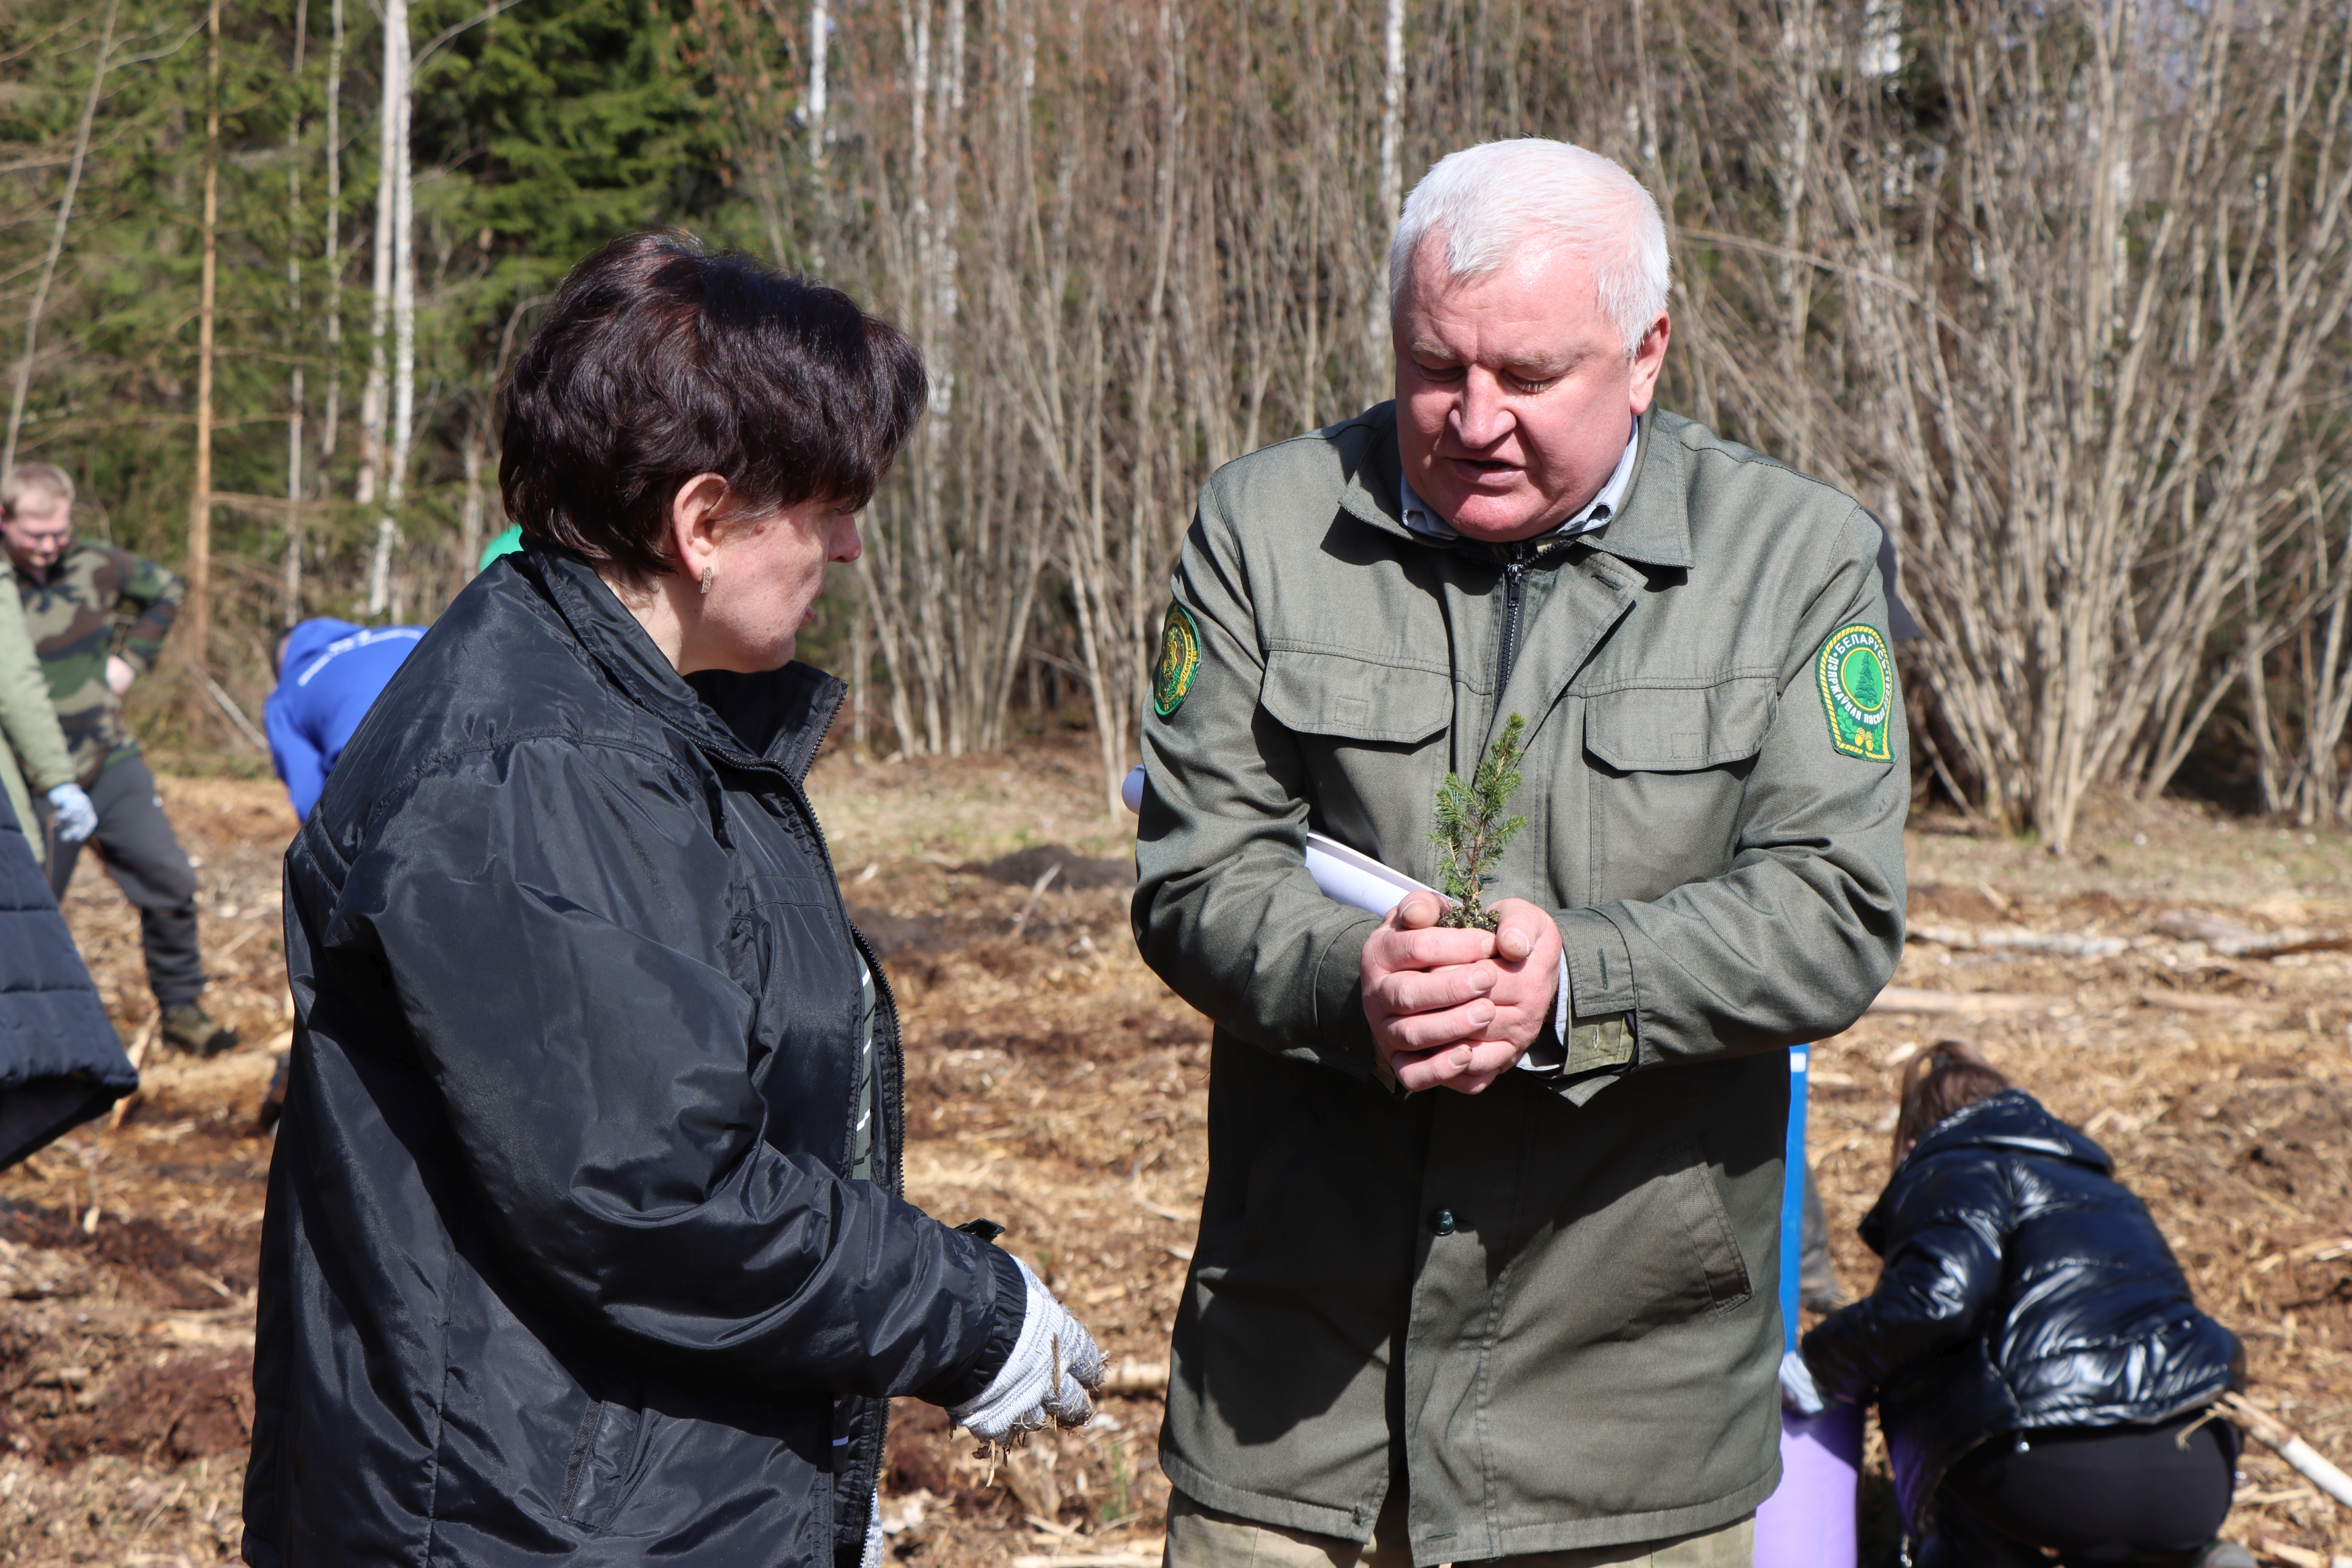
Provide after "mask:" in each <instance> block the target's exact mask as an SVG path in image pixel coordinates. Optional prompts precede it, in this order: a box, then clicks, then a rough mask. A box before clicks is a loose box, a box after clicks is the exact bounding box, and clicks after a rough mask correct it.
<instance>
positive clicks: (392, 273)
mask: <svg viewBox="0 0 2352 1568" xmlns="http://www.w3.org/2000/svg"><path fill="white" fill-rule="evenodd" d="M383 28H384V44H383V67H384V93H383V99H384V102H383V112H384V127H383V152H384V157H383V164H382V171H383V173H382V175H381V178H382V181H383V188H382V189H380V190H379V191H378V192H377V193H376V212H377V215H378V223H377V226H376V238H377V242H378V245H379V247H380V248H379V251H378V254H377V260H376V272H377V276H378V277H379V278H380V279H383V285H384V293H383V295H381V296H379V299H378V303H377V307H376V316H375V320H374V322H373V326H372V329H371V330H372V331H373V334H374V342H373V344H372V345H371V346H370V349H369V368H368V382H369V386H370V388H371V390H372V391H373V392H374V396H375V403H376V432H377V434H376V438H375V440H374V441H373V443H372V444H371V445H370V446H369V447H367V449H366V450H363V451H362V457H361V464H362V467H361V475H362V479H369V478H371V477H372V475H371V466H370V464H369V454H370V452H377V453H382V454H383V456H382V457H381V458H380V461H381V463H382V465H383V496H384V502H385V504H384V506H383V510H380V511H379V512H378V513H377V514H376V524H375V549H374V551H373V554H372V555H371V556H370V559H369V562H368V597H367V608H368V614H369V615H371V616H380V615H383V613H384V611H385V610H386V609H387V608H388V607H389V606H390V605H391V603H392V597H393V593H394V587H393V582H392V556H393V549H394V545H395V544H397V543H398V542H399V538H400V521H399V510H400V504H401V502H402V500H404V499H405V494H406V489H407V480H408V473H407V469H408V447H409V439H410V437H411V434H412V432H413V422H414V420H415V407H416V402H415V399H416V279H415V267H414V264H413V256H414V248H413V238H414V237H413V234H412V232H411V227H412V226H411V213H410V195H411V192H410V180H409V167H408V86H409V84H408V68H409V37H408V5H407V0H384V7H383ZM387 315H388V316H389V317H390V318H391V320H390V325H391V327H392V331H393V364H392V384H391V387H390V392H391V401H392V409H391V423H392V441H391V447H390V450H389V451H388V452H386V451H384V450H383V447H384V443H383V417H384V411H383V402H384V393H383V389H382V388H381V386H380V373H379V370H378V366H379V365H380V364H381V363H382V360H383V327H384V325H385V317H386V316H387ZM364 417H365V416H364V414H363V415H362V419H364ZM371 488H373V487H371Z"/></svg>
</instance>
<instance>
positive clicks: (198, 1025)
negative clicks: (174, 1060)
mask: <svg viewBox="0 0 2352 1568" xmlns="http://www.w3.org/2000/svg"><path fill="white" fill-rule="evenodd" d="M163 1043H164V1044H165V1045H167V1046H170V1047H172V1048H173V1050H179V1051H185V1052H187V1053H188V1054H189V1055H190V1056H194V1057H216V1056H218V1055H220V1054H221V1053H222V1052H223V1051H226V1050H234V1049H236V1030H235V1029H231V1028H227V1027H225V1026H222V1025H219V1024H215V1023H214V1022H213V1020H212V1016H211V1015H210V1014H208V1013H206V1012H205V1005H204V1004H203V1003H202V1002H183V1003H181V1004H180V1005H178V1006H176V1007H170V1008H166V1009H165V1010H164V1013H163Z"/></svg>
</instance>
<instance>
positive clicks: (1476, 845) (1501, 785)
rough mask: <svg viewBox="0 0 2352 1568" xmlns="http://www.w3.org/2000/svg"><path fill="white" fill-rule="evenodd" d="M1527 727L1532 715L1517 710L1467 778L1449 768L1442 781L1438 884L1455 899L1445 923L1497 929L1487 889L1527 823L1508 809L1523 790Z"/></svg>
mask: <svg viewBox="0 0 2352 1568" xmlns="http://www.w3.org/2000/svg"><path fill="white" fill-rule="evenodd" d="M1527 733H1528V721H1526V720H1525V719H1522V718H1521V717H1519V715H1517V713H1514V714H1512V715H1511V716H1510V718H1509V719H1508V720H1507V721H1505V723H1504V725H1503V732H1502V733H1501V734H1499V735H1496V737H1495V739H1494V741H1493V742H1492V743H1490V744H1489V745H1488V746H1487V747H1486V755H1485V756H1484V757H1482V758H1480V759H1479V762H1478V771H1477V772H1476V773H1473V774H1472V775H1471V778H1470V782H1469V783H1468V784H1464V783H1463V782H1462V775H1461V774H1460V773H1447V774H1446V775H1445V782H1444V784H1440V785H1438V786H1437V826H1436V827H1435V828H1434V829H1433V830H1432V832H1431V833H1430V835H1429V841H1430V842H1431V843H1432V844H1433V845H1435V846H1436V847H1437V884H1438V886H1439V887H1440V888H1441V889H1444V893H1445V896H1446V897H1447V898H1449V899H1452V900H1454V908H1452V909H1451V910H1447V911H1446V912H1445V913H1444V915H1442V916H1440V917H1439V919H1438V921H1437V923H1438V924H1440V925H1444V926H1453V927H1454V928H1456V929H1458V930H1463V931H1467V930H1470V929H1472V928H1473V927H1475V928H1476V929H1477V930H1480V931H1493V930H1494V929H1495V925H1496V920H1495V911H1494V910H1490V909H1488V908H1486V902H1485V900H1484V898H1483V894H1484V893H1485V890H1486V888H1487V886H1488V885H1489V884H1490V883H1492V882H1493V881H1494V879H1495V875H1494V868H1495V863H1496V861H1498V860H1500V859H1501V858H1503V846H1505V845H1506V844H1508V843H1509V842H1510V841H1511V839H1512V837H1513V836H1515V835H1516V834H1517V832H1518V831H1519V829H1520V828H1522V827H1525V826H1527V825H1528V819H1527V818H1526V817H1524V816H1512V817H1506V816H1504V815H1503V813H1504V812H1505V811H1506V810H1507V809H1509V807H1510V804H1511V796H1513V795H1517V793H1518V789H1519V759H1520V758H1521V757H1522V756H1523V755H1525V754H1526V750H1527V744H1526V742H1527Z"/></svg>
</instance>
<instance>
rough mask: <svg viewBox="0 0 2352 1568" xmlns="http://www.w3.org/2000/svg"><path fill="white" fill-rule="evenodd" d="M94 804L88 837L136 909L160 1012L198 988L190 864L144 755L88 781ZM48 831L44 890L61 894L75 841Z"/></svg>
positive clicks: (201, 982) (200, 970) (201, 973)
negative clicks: (92, 825)
mask: <svg viewBox="0 0 2352 1568" xmlns="http://www.w3.org/2000/svg"><path fill="white" fill-rule="evenodd" d="M89 803H90V805H94V806H96V807H97V808H98V831H97V832H96V833H94V834H92V835H91V836H90V839H89V841H90V842H94V843H96V844H97V846H98V847H99V850H100V853H101V854H103V855H104V856H105V857H106V869H107V871H108V873H109V874H110V876H112V877H113V879H114V884H115V886H116V887H119V888H121V889H122V896H123V897H124V898H126V899H129V900H131V904H132V906H133V907H134V908H136V909H137V910H138V911H139V945H140V947H141V948H142V949H143V950H144V951H145V952H146V954H147V984H149V985H150V986H151V987H152V988H153V990H154V993H155V1004H156V1005H157V1006H159V1007H162V1008H163V1010H164V1011H166V1012H169V1011H170V1010H171V1009H173V1008H174V1007H177V1006H180V1005H183V1004H184V1003H189V1002H193V1001H194V1000H195V999H196V998H197V997H199V996H201V995H203V994H204V990H205V966H204V961H203V959H202V958H201V957H199V956H198V954H197V952H196V871H195V868H194V867H193V866H191V865H189V864H188V854H187V851H186V850H184V849H183V848H181V847H180V841H179V839H178V838H177V837H174V836H173V832H172V825H171V823H170V822H168V821H166V820H165V819H164V816H163V796H161V795H157V794H156V793H155V775H154V774H153V773H149V772H148V771H147V763H146V760H145V759H144V758H142V757H140V756H137V755H135V754H134V755H131V756H128V757H125V758H123V759H122V760H121V762H118V763H114V764H112V765H111V766H110V767H108V768H107V769H106V770H105V771H103V772H102V773H100V774H99V775H98V782H97V783H96V784H92V785H90V786H89ZM43 826H45V827H46V828H47V830H48V849H49V865H48V872H49V890H50V891H51V892H53V893H55V894H57V896H58V899H59V900H63V899H64V898H65V896H66V889H67V887H68V885H69V884H70V883H71V882H72V881H73V874H74V866H75V864H76V863H77V862H78V861H79V860H80V859H81V848H82V847H81V846H80V845H79V844H67V843H63V842H61V841H59V839H58V837H57V830H56V827H55V826H54V825H53V824H50V823H48V822H47V820H46V814H45V820H44V823H43Z"/></svg>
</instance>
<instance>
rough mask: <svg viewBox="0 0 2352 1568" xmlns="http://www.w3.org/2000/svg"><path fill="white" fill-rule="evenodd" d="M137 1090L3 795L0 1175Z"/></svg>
mask: <svg viewBox="0 0 2352 1568" xmlns="http://www.w3.org/2000/svg"><path fill="white" fill-rule="evenodd" d="M5 591H6V589H5V584H0V592H5ZM5 750H6V747H5V745H0V751H5ZM58 750H59V752H60V754H62V752H63V750H64V748H63V747H62V746H60V747H59V748H58ZM138 1087H139V1074H138V1072H137V1070H136V1069H134V1068H132V1067H131V1058H129V1057H127V1056H124V1055H123V1054H122V1041H121V1039H120V1038H119V1037H117V1036H116V1035H115V1032H114V1026H113V1025H112V1024H111V1023H110V1022H108V1020H107V1016H106V1008H105V1007H104V1006H103V1005H100V1002H99V999H98V988H97V987H96V986H95V985H93V984H90V978H89V970H88V969H86V968H84V967H83V965H82V962H81V953H80V952H79V950H78V949H77V948H76V947H75V946H74V939H73V932H71V931H68V930H67V929H66V922H65V917H64V916H62V915H60V914H58V901H57V900H55V899H53V898H51V897H50V896H49V882H48V879H47V878H46V877H44V876H42V875H41V868H40V867H39V866H37V865H36V864H35V863H34V860H33V852H32V849H31V848H30V847H29V846H28V845H27V843H26V838H25V834H24V832H23V830H22V829H21V828H20V827H19V826H17V823H16V813H15V812H14V811H12V810H11V809H10V808H9V805H8V801H7V798H6V797H5V795H0V1168H5V1167H7V1166H9V1165H13V1164H15V1163H16V1162H17V1161H19V1160H21V1159H23V1158H24V1157H25V1156H26V1155H27V1154H29V1153H31V1152H33V1151H34V1150H36V1149H38V1148H39V1147H41V1145H43V1144H44V1143H47V1142H49V1141H50V1140H51V1139H53V1138H56V1137H58V1135H59V1134H61V1133H64V1132H68V1131H71V1130H72V1129H74V1128H76V1127H78V1126H79V1125H80V1124H81V1123H83V1122H85V1121H89V1120H90V1119H91V1118H92V1117H94V1116H97V1115H99V1114H100V1112H102V1111H104V1110H106V1109H107V1108H108V1107H110V1106H111V1105H112V1104H113V1103H114V1102H115V1101H116V1100H120V1099H121V1098H122V1097H123V1096H124V1095H126V1094H129V1093H130V1092H131V1090H132V1089H137V1088H138Z"/></svg>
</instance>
